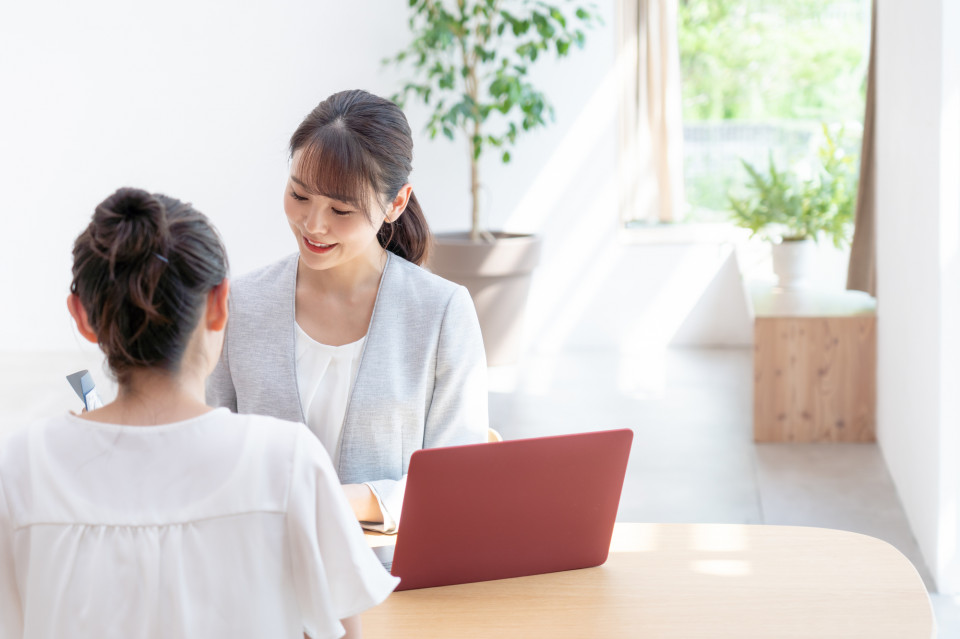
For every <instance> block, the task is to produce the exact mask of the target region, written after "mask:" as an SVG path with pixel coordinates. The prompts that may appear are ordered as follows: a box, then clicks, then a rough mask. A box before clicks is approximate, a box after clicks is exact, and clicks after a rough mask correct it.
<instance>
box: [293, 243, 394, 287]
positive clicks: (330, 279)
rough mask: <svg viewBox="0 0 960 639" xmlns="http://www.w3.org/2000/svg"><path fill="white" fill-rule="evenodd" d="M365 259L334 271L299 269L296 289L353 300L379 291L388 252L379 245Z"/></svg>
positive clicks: (334, 268) (365, 255)
mask: <svg viewBox="0 0 960 639" xmlns="http://www.w3.org/2000/svg"><path fill="white" fill-rule="evenodd" d="M374 244H375V246H374V247H373V248H372V249H371V250H370V251H368V252H366V253H364V254H363V255H358V256H357V257H356V258H354V259H352V260H350V261H349V262H347V263H345V264H340V265H337V266H334V267H333V268H328V269H323V270H314V269H311V268H308V267H306V266H304V265H302V264H301V265H300V268H298V269H297V287H298V288H299V287H301V286H303V287H306V288H307V289H310V290H313V291H317V292H322V293H325V294H327V295H334V296H336V297H339V298H342V299H351V298H353V297H355V296H356V295H358V294H360V295H363V294H364V293H365V292H367V291H370V290H371V289H372V290H376V289H378V288H379V287H380V277H381V275H383V269H384V268H385V267H386V264H387V259H388V256H387V251H386V250H384V249H383V248H382V247H381V246H380V245H379V244H376V243H374Z"/></svg>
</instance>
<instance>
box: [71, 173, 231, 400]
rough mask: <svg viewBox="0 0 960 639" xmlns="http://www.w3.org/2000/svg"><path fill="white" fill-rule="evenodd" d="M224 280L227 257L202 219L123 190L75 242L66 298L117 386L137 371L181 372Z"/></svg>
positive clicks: (171, 203) (175, 203) (161, 199)
mask: <svg viewBox="0 0 960 639" xmlns="http://www.w3.org/2000/svg"><path fill="white" fill-rule="evenodd" d="M226 275H227V253H226V250H225V249H224V248H223V243H222V242H221V241H220V237H219V235H218V234H217V231H216V229H214V228H213V226H212V225H211V224H210V222H209V220H207V218H206V216H204V215H203V214H202V213H199V212H197V211H196V210H194V209H193V208H192V207H191V205H189V204H185V203H183V202H181V201H179V200H176V199H174V198H171V197H167V196H165V195H159V194H155V195H151V194H150V193H147V192H146V191H142V190H140V189H131V188H123V189H119V190H118V191H117V192H116V193H114V194H113V195H111V196H110V197H108V198H107V199H105V200H104V201H103V202H101V203H100V204H99V205H97V208H96V210H95V211H94V213H93V218H92V219H91V220H90V224H89V225H88V226H87V228H86V229H85V230H84V231H83V233H81V234H80V235H79V236H78V237H77V240H76V242H74V245H73V282H72V283H71V284H70V291H71V292H72V293H75V294H76V295H77V296H79V298H80V303H81V304H82V305H83V308H84V310H85V311H86V312H87V319H88V321H89V322H90V326H91V328H92V329H93V330H94V332H95V333H96V334H97V339H98V341H99V343H100V348H101V349H102V350H103V352H104V354H105V355H106V356H107V364H108V365H109V366H110V370H112V371H113V373H114V375H116V377H117V380H118V381H119V382H120V383H121V384H122V383H125V382H126V381H128V380H129V374H130V372H131V371H132V370H134V369H138V368H161V369H164V370H167V371H169V372H176V371H177V370H179V367H180V363H181V360H182V359H183V354H184V351H185V350H186V348H187V343H188V342H189V340H190V336H191V334H192V333H193V331H194V329H195V328H196V326H197V324H198V323H199V321H200V317H201V316H202V315H203V311H204V308H205V306H206V297H207V294H208V293H209V292H210V290H211V289H212V288H213V287H214V286H216V285H217V284H219V283H220V282H221V281H223V278H224V277H226Z"/></svg>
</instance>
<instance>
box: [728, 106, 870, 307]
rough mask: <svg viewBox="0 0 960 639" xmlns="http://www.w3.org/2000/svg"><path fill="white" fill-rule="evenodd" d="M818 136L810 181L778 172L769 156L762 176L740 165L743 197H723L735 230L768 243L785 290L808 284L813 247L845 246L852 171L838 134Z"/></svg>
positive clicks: (852, 199)
mask: <svg viewBox="0 0 960 639" xmlns="http://www.w3.org/2000/svg"><path fill="white" fill-rule="evenodd" d="M823 136H824V142H823V145H822V146H821V147H820V149H819V152H818V156H819V164H818V165H817V166H816V167H815V170H814V172H813V175H812V177H810V178H807V179H801V178H799V177H798V176H797V175H796V173H793V172H788V171H780V170H779V169H777V166H776V164H775V163H774V161H773V156H772V154H771V156H770V161H769V168H768V169H767V170H766V171H765V172H761V171H760V170H758V169H757V168H756V167H754V166H753V165H752V164H750V163H749V162H746V161H745V160H741V162H742V163H743V166H744V168H745V169H746V171H747V174H748V175H749V179H748V181H747V183H746V185H745V187H744V193H743V195H742V196H740V197H737V196H734V195H729V196H728V200H729V202H730V209H731V218H732V220H733V222H734V224H736V225H737V226H741V227H743V228H746V229H749V230H750V232H751V237H753V236H759V237H762V238H764V239H767V240H769V241H770V242H772V255H773V270H774V273H775V274H776V275H777V285H778V286H780V287H781V288H784V289H792V288H801V287H803V286H805V285H806V284H807V281H808V278H809V275H810V272H811V271H812V267H811V262H812V259H813V255H814V243H815V242H816V241H818V240H819V239H821V238H828V239H830V240H831V241H832V242H833V244H834V245H835V246H836V247H837V248H842V247H843V246H845V245H846V244H847V243H848V242H849V238H850V230H851V228H852V223H853V214H854V206H855V204H856V198H857V165H856V162H855V158H854V157H853V156H852V155H848V154H846V153H845V152H844V150H843V148H842V147H841V145H840V142H841V139H842V136H843V132H842V131H841V132H840V133H838V134H837V135H832V134H831V133H830V130H829V128H828V127H827V126H826V125H823Z"/></svg>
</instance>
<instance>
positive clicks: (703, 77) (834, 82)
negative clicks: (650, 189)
mask: <svg viewBox="0 0 960 639" xmlns="http://www.w3.org/2000/svg"><path fill="white" fill-rule="evenodd" d="M678 29H679V34H678V37H679V45H680V46H679V48H680V66H681V87H682V89H681V90H682V99H683V118H684V124H685V138H686V140H685V143H686V146H687V152H686V162H685V172H686V178H685V183H686V196H687V201H688V203H689V204H690V205H691V209H692V215H691V217H692V218H693V219H703V218H704V216H705V215H706V216H708V217H709V215H710V213H711V212H714V213H716V212H719V211H728V210H729V201H728V197H727V195H728V193H729V191H730V189H731V188H736V187H737V186H739V185H742V184H744V183H745V182H746V181H747V179H748V178H749V174H747V173H744V170H743V165H742V164H741V160H745V161H747V162H749V163H750V164H752V165H757V164H761V163H763V162H764V161H765V160H766V159H767V158H768V157H769V156H771V154H772V156H773V157H774V158H775V160H776V163H777V164H779V165H780V166H782V167H791V166H792V165H793V164H795V163H796V162H798V161H805V160H810V159H811V158H814V157H815V156H816V153H817V151H816V149H817V146H818V142H819V141H821V140H822V137H821V136H820V133H819V132H820V130H821V123H828V124H830V125H831V126H832V127H836V126H844V127H845V128H846V130H847V135H846V137H845V138H844V140H843V147H844V149H846V151H847V153H848V155H851V154H852V155H856V154H857V153H858V151H857V150H858V148H859V144H860V139H859V137H860V134H859V123H860V122H861V121H862V118H863V108H864V89H865V78H866V67H867V61H868V55H867V53H868V39H869V3H868V2H867V0H679V6H678ZM850 161H851V162H855V158H853V159H852V160H850ZM724 215H725V214H724ZM688 219H689V218H688ZM714 219H722V217H719V216H716V215H714Z"/></svg>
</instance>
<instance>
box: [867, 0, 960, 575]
mask: <svg viewBox="0 0 960 639" xmlns="http://www.w3.org/2000/svg"><path fill="white" fill-rule="evenodd" d="M877 19H878V23H877V29H878V34H877V44H878V48H877V55H878V59H877V74H878V75H877V149H876V151H877V203H878V204H877V207H878V208H877V215H878V219H877V256H878V269H877V271H878V272H877V282H878V290H877V297H878V304H879V306H878V318H879V320H878V349H879V350H878V438H879V441H880V445H881V448H882V450H883V453H884V456H885V458H886V460H887V464H888V466H889V468H890V472H891V474H892V476H893V479H894V482H895V483H896V485H897V490H898V492H899V494H900V497H901V500H902V502H903V505H904V508H905V510H906V512H907V516H908V518H909V520H910V523H911V526H912V528H913V531H914V534H915V535H916V537H917V541H918V542H919V544H920V548H921V550H922V551H923V554H924V557H925V559H926V562H927V564H928V566H929V568H930V569H931V572H932V574H933V575H934V578H935V579H936V580H937V583H938V586H939V588H940V590H941V591H943V592H952V593H958V592H960V561H958V558H957V556H956V551H957V548H958V540H960V538H958V530H957V528H958V526H957V516H958V513H957V504H958V495H960V492H958V487H960V481H958V474H957V472H958V470H957V469H958V466H960V464H958V459H960V446H958V445H957V444H958V437H960V411H958V407H960V374H958V365H957V361H958V360H960V343H958V335H957V332H958V330H960V303H958V302H960V299H958V298H960V253H958V247H960V102H958V101H960V68H958V60H957V58H958V53H960V51H958V46H957V43H956V34H957V33H958V32H960V10H958V8H957V6H956V3H955V2H954V0H936V1H933V2H926V3H922V4H916V3H902V2H894V1H893V0H886V1H884V0H881V2H880V6H879V9H878V13H877Z"/></svg>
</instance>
